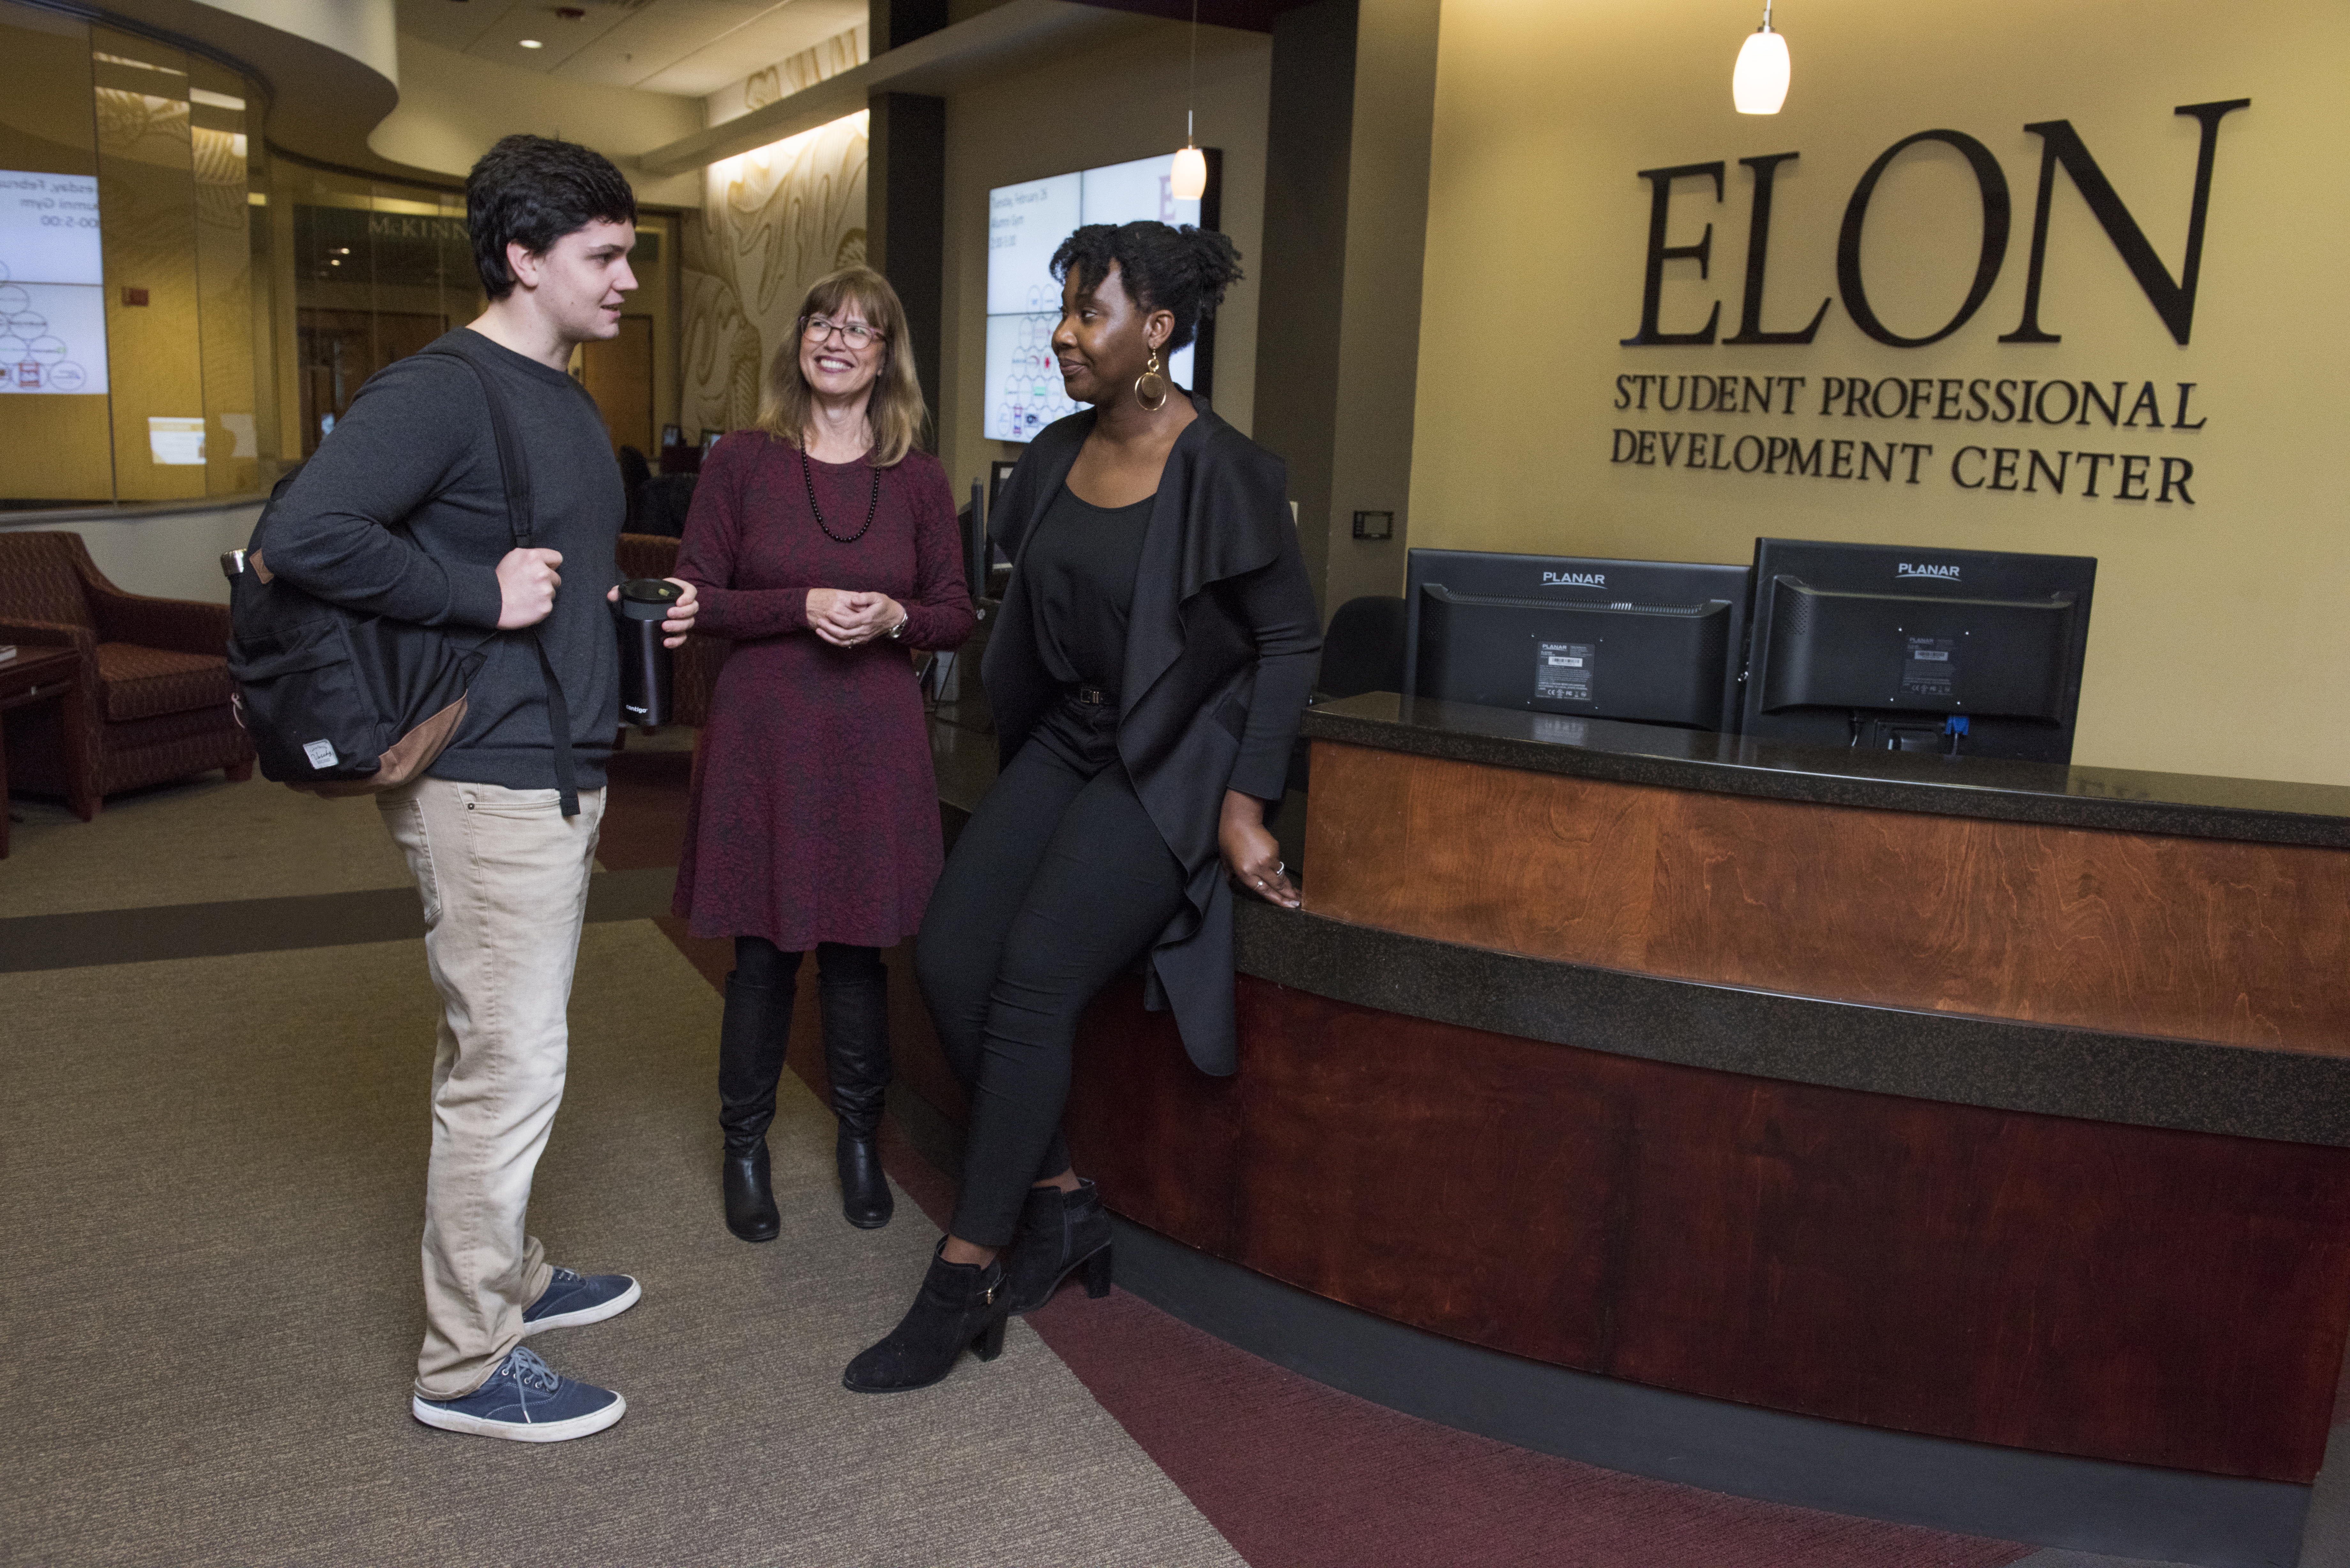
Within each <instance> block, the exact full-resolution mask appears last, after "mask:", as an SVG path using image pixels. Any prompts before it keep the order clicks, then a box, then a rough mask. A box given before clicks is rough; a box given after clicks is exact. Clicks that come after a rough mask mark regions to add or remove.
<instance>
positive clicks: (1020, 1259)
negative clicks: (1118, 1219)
mask: <svg viewBox="0 0 2350 1568" xmlns="http://www.w3.org/2000/svg"><path fill="white" fill-rule="evenodd" d="M1110 1237H1111V1231H1110V1222H1109V1210H1107V1209H1104V1208H1103V1207H1102V1202H1101V1190H1100V1189H1098V1188H1097V1187H1095V1186H1094V1184H1093V1183H1092V1182H1090V1181H1087V1180H1082V1179H1081V1180H1079V1181H1078V1183H1077V1189H1076V1191H1075V1192H1064V1191H1062V1190H1061V1189H1059V1188H1057V1187H1033V1188H1030V1189H1028V1201H1027V1203H1026V1205H1025V1206H1024V1208H1023V1209H1022V1210H1021V1211H1020V1234H1019V1235H1018V1237H1016V1238H1015V1239H1014V1241H1013V1243H1012V1250H1011V1251H1009V1252H1008V1253H1006V1254H1005V1255H1004V1262H1003V1293H1004V1297H1005V1299H1006V1300H1007V1301H1009V1302H1010V1303H1011V1307H1010V1311H1011V1313H1012V1314H1013V1315H1014V1316H1015V1317H1017V1316H1019V1315H1021V1314H1025V1313H1032V1312H1035V1310H1036V1309H1037V1308H1038V1307H1040V1306H1043V1305H1044V1304H1045V1303H1046V1302H1048V1301H1051V1300H1052V1299H1053V1293H1054V1292H1055V1290H1058V1289H1059V1288H1060V1284H1061V1282H1062V1281H1063V1280H1065V1279H1066V1278H1068V1277H1069V1275H1070V1274H1071V1273H1073V1272H1076V1269H1077V1268H1078V1267H1079V1266H1080V1265H1083V1267H1084V1269H1085V1271H1086V1294H1087V1295H1088V1296H1091V1297H1093V1298H1095V1299H1096V1300H1099V1299H1100V1298H1101V1297H1103V1296H1106V1295H1107V1294H1109V1286H1110V1270H1111V1263H1110Z"/></svg>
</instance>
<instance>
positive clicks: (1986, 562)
mask: <svg viewBox="0 0 2350 1568" xmlns="http://www.w3.org/2000/svg"><path fill="white" fill-rule="evenodd" d="M2096 576H2097V563H2096V562H2095V560H2094V559H2092V558H2090V557H2088V556H2037V555H2022V554H2012V553H2009V552H2004V551H1991V550H1953V549H1946V548H1942V547H1939V546H1935V545H1847V544H1841V543H1833V542H1828V541H1821V540H1808V539H1758V540H1757V541H1755V551H1754V584H1755V587H1754V608H1753V634H1752V652H1751V654H1750V656H1749V659H1748V661H1747V670H1746V683H1745V698H1744V713H1743V714H1742V719H1741V722H1740V726H1739V727H1740V728H1741V730H1742V731H1743V732H1745V733H1747V734H1749V735H1753V736H1758V737H1761V738H1763V739H1766V740H1777V741H1792V742H1799V743H1804V744H1812V745H1828V746H1846V747H1852V748H1856V749H1860V750H1864V751H1899V752H1938V753H1943V754H1945V755H1950V756H1987V757H2007V758H2012V759H2015V760H2017V761H2022V762H2043V763H2062V762H2068V761H2070V760H2071V758H2072V754H2073V729H2074V719H2075V717H2076V715H2077V713H2078V711H2079V709H2080V703H2081V673H2082V670H2083V667H2084V664H2085V660H2086V658H2087V652H2088V639H2089V601H2090V597H2091V594H2092V592H2093V590H2094V589H2095V585H2096Z"/></svg>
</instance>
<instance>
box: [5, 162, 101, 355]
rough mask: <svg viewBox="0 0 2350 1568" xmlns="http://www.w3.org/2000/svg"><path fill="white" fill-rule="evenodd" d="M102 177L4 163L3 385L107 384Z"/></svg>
mask: <svg viewBox="0 0 2350 1568" xmlns="http://www.w3.org/2000/svg"><path fill="white" fill-rule="evenodd" d="M105 282H106V275H105V271H104V267H103V265H102V263H101V260H100V255H99V234H98V181H97V179H96V178H95V177H93V176H91V175H88V174H46V173H40V172H37V171H30V170H22V169H7V170H0V393H19V394H21V393H28V392H29V393H34V394H36V395H50V394H62V395H66V396H83V397H89V396H97V395H100V394H103V393H104V392H105V390H106V289H105Z"/></svg>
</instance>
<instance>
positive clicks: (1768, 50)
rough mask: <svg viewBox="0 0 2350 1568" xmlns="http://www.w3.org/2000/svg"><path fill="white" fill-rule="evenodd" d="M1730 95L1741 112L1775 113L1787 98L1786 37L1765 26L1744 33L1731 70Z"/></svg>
mask: <svg viewBox="0 0 2350 1568" xmlns="http://www.w3.org/2000/svg"><path fill="white" fill-rule="evenodd" d="M1730 97H1731V101H1733V102H1734V103H1736V104H1737V105H1738V112H1739V113H1741V114H1776V113H1778V112H1779V106H1780V105H1781V104H1783V103H1785V102H1786V101H1787V40H1786V39H1785V38H1784V37H1783V36H1780V35H1779V34H1777V33H1774V32H1772V31H1771V30H1770V29H1769V28H1768V27H1765V28H1763V30H1762V31H1761V32H1759V33H1749V34H1748V35H1747V36H1746V47H1743V48H1742V49H1740V50H1739V51H1738V68H1737V69H1736V70H1735V71H1733V72H1731V77H1730Z"/></svg>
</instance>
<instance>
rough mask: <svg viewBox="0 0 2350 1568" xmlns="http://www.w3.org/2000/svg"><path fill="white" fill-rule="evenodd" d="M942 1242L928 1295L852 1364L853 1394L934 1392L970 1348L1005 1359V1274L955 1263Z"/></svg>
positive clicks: (985, 1357) (845, 1380) (849, 1382)
mask: <svg viewBox="0 0 2350 1568" xmlns="http://www.w3.org/2000/svg"><path fill="white" fill-rule="evenodd" d="M946 1245H947V1244H946V1242H945V1241H944V1240H941V1241H940V1242H939V1244H938V1247H937V1249H936V1250H935V1251H933V1252H932V1253H931V1272H929V1273H928V1274H927V1275H925V1276H924V1277H923V1280H922V1290H921V1293H920V1295H917V1296H916V1297H915V1298H914V1304H913V1306H912V1307H910V1309H908V1311H907V1313H906V1315H905V1317H904V1318H903V1319H902V1320H900V1321H899V1324H898V1326H897V1327H896V1328H894V1329H892V1330H891V1331H890V1333H889V1338H887V1339H885V1340H883V1341H882V1342H881V1343H880V1344H879V1345H874V1346H872V1347H871V1348H870V1349H868V1350H867V1351H865V1352H864V1353H863V1354H862V1355H858V1358H857V1359H856V1360H854V1361H852V1362H850V1363H849V1364H848V1370H847V1371H846V1372H844V1373H842V1374H841V1376H840V1385H841V1386H842V1387H844V1388H846V1389H847V1390H848V1391H849V1392H851V1393H852V1394H900V1393H904V1392H905V1391H906V1390H908V1389H911V1388H928V1387H929V1386H931V1384H933V1383H936V1382H938V1381H940V1380H941V1378H943V1377H945V1376H946V1375H947V1374H948V1373H950V1372H952V1371H953V1370H954V1366H955V1363H956V1362H957V1361H959V1360H961V1359H962V1353H963V1347H964V1346H965V1345H969V1346H970V1347H971V1348H972V1351H973V1352H975V1353H976V1354H977V1355H978V1356H979V1358H980V1359H981V1360H982V1361H993V1360H994V1359H995V1358H996V1357H997V1356H999V1355H1003V1324H1004V1321H1005V1318H1006V1315H1007V1314H1006V1313H1005V1312H1004V1302H1003V1267H1002V1266H1001V1265H1000V1264H996V1263H989V1264H987V1265H986V1266H985V1267H981V1266H980V1265H978V1264H976V1263H950V1262H947V1261H946V1258H945V1256H944V1254H945V1251H946Z"/></svg>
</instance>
